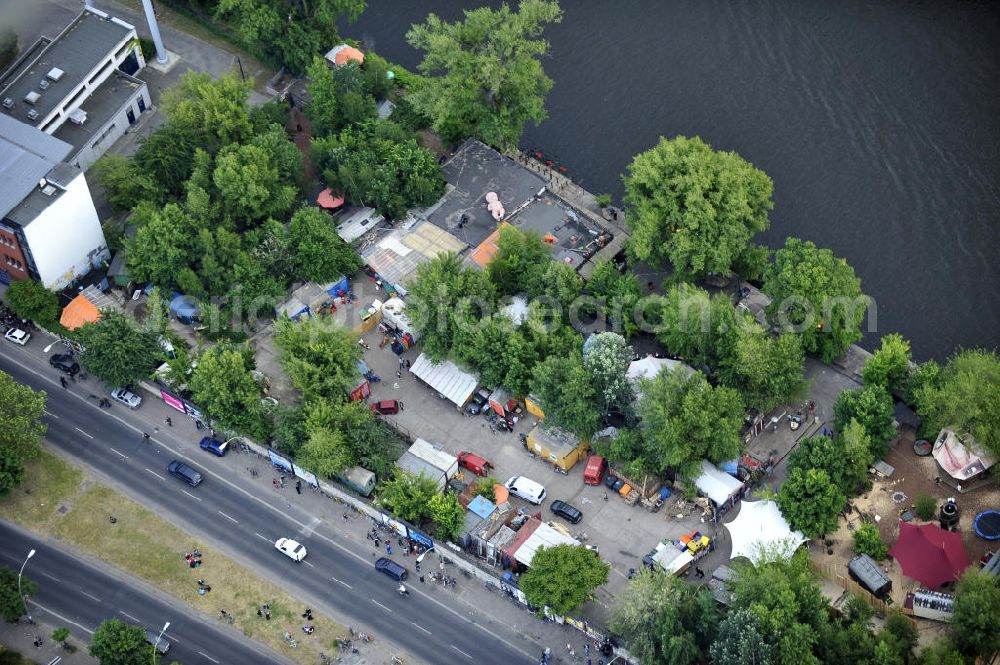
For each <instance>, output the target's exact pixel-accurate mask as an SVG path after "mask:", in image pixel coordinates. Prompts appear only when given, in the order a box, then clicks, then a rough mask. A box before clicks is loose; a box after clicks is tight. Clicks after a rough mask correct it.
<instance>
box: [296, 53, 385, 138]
mask: <svg viewBox="0 0 1000 665" xmlns="http://www.w3.org/2000/svg"><path fill="white" fill-rule="evenodd" d="M374 58H378V56H377V55H375V54H374V53H369V54H367V55H366V57H365V72H364V74H365V75H363V74H362V70H361V68H360V67H358V65H357V63H355V62H349V63H347V64H344V65H340V66H338V67H337V68H335V69H332V70H331V69H330V66H329V64H327V62H326V60H325V59H323V58H321V57H319V56H316V57H315V58H313V62H312V64H311V65H309V69H308V75H309V105H308V106H307V107H306V114H307V115H308V116H309V119H310V120H311V121H312V128H313V135H314V136H320V137H323V136H328V135H330V134H334V133H336V132H339V131H340V130H342V129H344V128H345V127H347V126H348V125H353V124H360V123H362V122H364V121H365V120H370V119H373V118H375V116H376V115H377V114H378V110H377V108H376V106H375V98H374V97H373V96H372V95H370V94H368V91H367V90H366V87H373V88H376V89H377V90H378V91H379V92H380V93H387V92H388V90H389V88H390V87H391V86H390V84H389V82H388V80H387V79H386V77H385V72H386V70H385V69H383V70H382V76H381V78H380V79H376V78H375V77H372V76H367V75H366V74H367V73H368V70H370V69H378V66H377V65H373V64H372V63H373V62H374V60H373V59H374ZM379 60H381V59H380V58H379ZM382 62H384V61H382ZM376 82H377V83H378V85H377V86H376V85H374V84H375V83H376ZM383 82H384V83H383Z"/></svg>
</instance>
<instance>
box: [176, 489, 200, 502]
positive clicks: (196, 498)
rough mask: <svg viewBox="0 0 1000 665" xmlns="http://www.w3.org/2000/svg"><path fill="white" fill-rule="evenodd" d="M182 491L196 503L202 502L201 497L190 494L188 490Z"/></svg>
mask: <svg viewBox="0 0 1000 665" xmlns="http://www.w3.org/2000/svg"><path fill="white" fill-rule="evenodd" d="M181 491H182V492H184V493H185V494H187V495H188V496H189V497H191V498H192V499H194V500H195V501H201V497H200V496H195V495H194V494H191V492H188V491H187V490H181Z"/></svg>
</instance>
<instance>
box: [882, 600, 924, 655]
mask: <svg viewBox="0 0 1000 665" xmlns="http://www.w3.org/2000/svg"><path fill="white" fill-rule="evenodd" d="M878 639H879V641H881V642H885V643H886V644H888V645H889V646H891V647H892V649H893V651H894V652H895V653H896V654H897V655H899V656H900V658H901V660H902V661H903V662H910V661H911V660H912V656H913V650H914V649H915V648H916V647H917V628H916V626H914V625H913V621H912V620H911V619H910V618H909V617H908V616H906V615H905V614H903V612H902V611H901V610H899V609H896V608H893V609H892V610H890V611H889V615H888V616H887V617H886V621H885V626H884V627H883V628H882V630H881V631H880V632H879V634H878Z"/></svg>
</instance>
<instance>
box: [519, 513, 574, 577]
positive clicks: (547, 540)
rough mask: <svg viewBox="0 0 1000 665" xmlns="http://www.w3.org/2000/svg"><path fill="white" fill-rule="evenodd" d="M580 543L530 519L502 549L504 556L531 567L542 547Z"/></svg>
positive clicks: (538, 521)
mask: <svg viewBox="0 0 1000 665" xmlns="http://www.w3.org/2000/svg"><path fill="white" fill-rule="evenodd" d="M579 544H580V541H579V540H577V539H576V538H573V537H571V536H567V535H566V534H564V533H562V532H561V531H557V530H556V529H553V528H552V527H551V526H549V525H548V524H546V523H545V522H542V521H541V520H540V519H538V518H537V517H532V518H531V519H529V520H528V521H527V522H525V523H524V525H523V526H521V528H520V529H519V530H518V532H517V535H515V536H514V540H513V542H511V544H510V545H508V546H507V547H506V548H504V554H506V555H508V556H509V557H510V558H512V559H513V560H515V561H517V562H518V563H519V564H521V565H522V566H527V567H530V566H531V561H532V559H534V558H535V553H536V552H538V550H539V548H542V547H555V546H556V545H579Z"/></svg>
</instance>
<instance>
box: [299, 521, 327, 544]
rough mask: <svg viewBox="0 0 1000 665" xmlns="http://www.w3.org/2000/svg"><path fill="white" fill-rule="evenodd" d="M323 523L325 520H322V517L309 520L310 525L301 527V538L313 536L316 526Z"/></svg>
mask: <svg viewBox="0 0 1000 665" xmlns="http://www.w3.org/2000/svg"><path fill="white" fill-rule="evenodd" d="M322 523H323V520H321V519H319V518H317V517H314V518H312V519H311V520H309V525H308V526H304V527H302V528H301V529H299V534H298V535H299V536H300V539H301V540H305V539H306V538H308V537H309V536H311V535H312V534H313V532H314V531H315V530H316V527H317V526H319V525H320V524H322Z"/></svg>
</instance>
